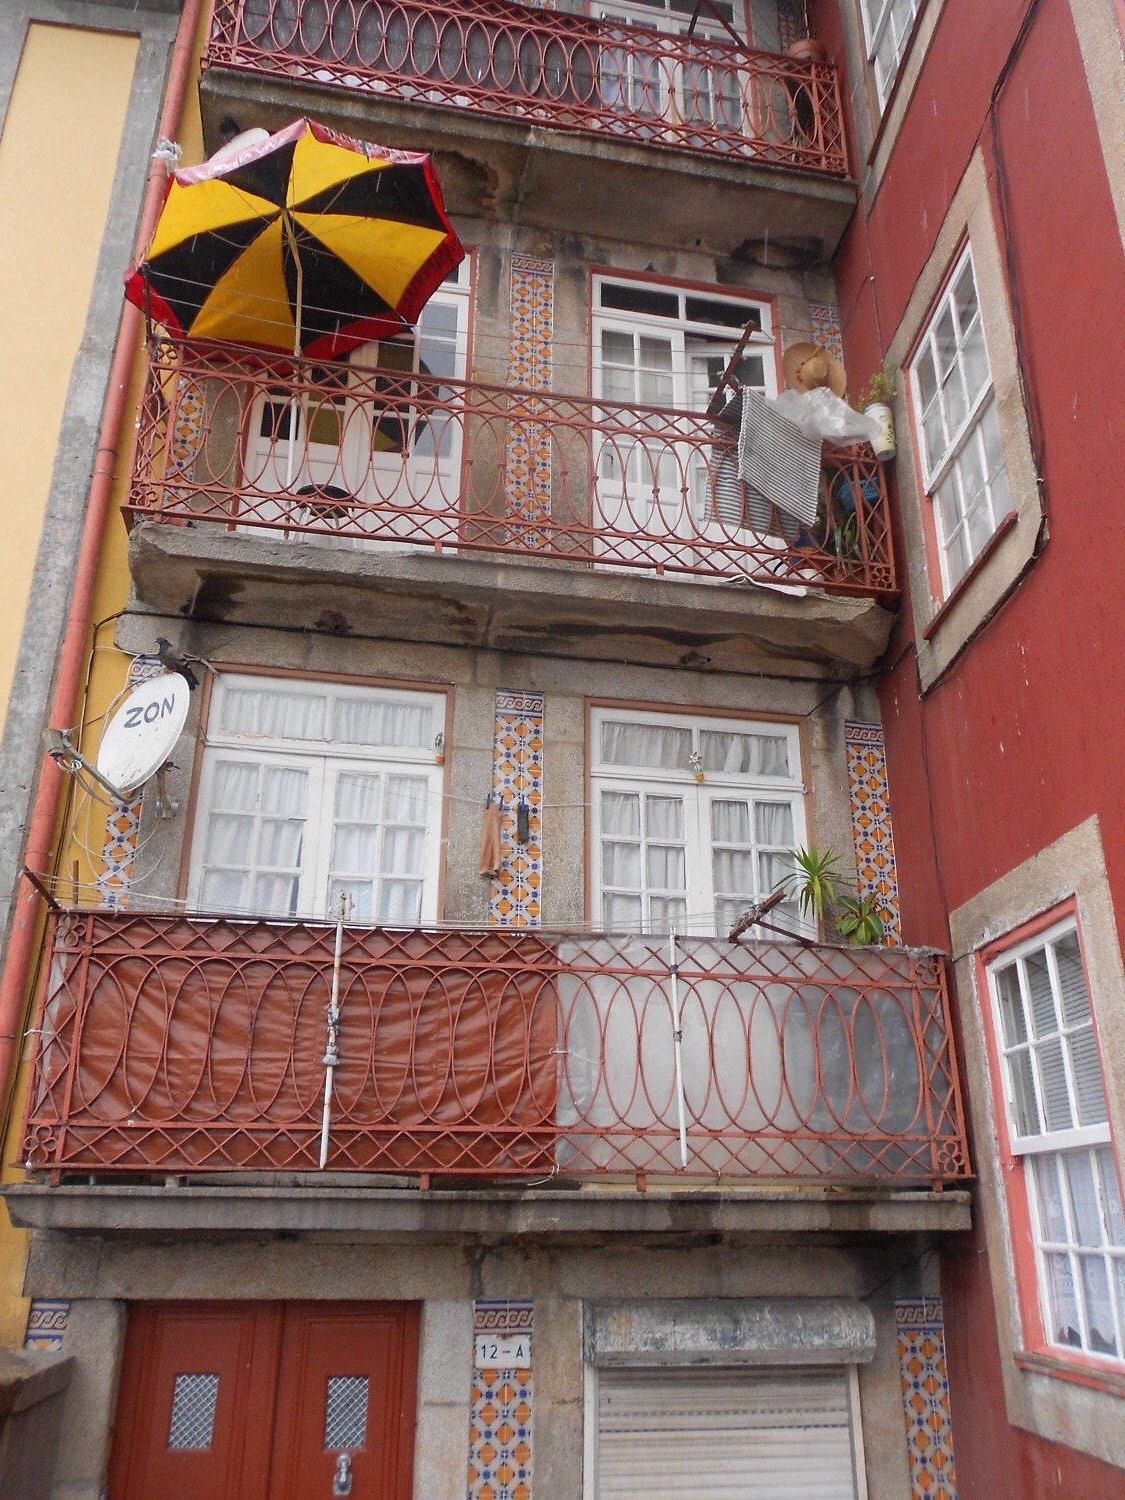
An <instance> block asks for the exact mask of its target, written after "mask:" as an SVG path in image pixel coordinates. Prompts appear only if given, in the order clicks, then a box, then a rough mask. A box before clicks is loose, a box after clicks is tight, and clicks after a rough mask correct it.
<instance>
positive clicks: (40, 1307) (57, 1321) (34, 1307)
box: [23, 1297, 70, 1354]
mask: <svg viewBox="0 0 1125 1500" xmlns="http://www.w3.org/2000/svg"><path fill="white" fill-rule="evenodd" d="M69 1317H70V1303H69V1302H61V1301H53V1300H52V1299H50V1298H46V1297H37V1298H36V1299H35V1300H34V1301H33V1302H32V1304H31V1307H30V1308H29V1309H28V1314H27V1330H26V1332H25V1333H24V1336H23V1347H24V1348H25V1349H39V1350H42V1351H43V1352H44V1353H47V1354H53V1353H55V1352H56V1351H57V1350H59V1349H61V1348H62V1346H63V1340H64V1339H65V1338H66V1323H67V1319H68V1318H69Z"/></svg>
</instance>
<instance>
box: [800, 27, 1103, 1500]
mask: <svg viewBox="0 0 1125 1500" xmlns="http://www.w3.org/2000/svg"><path fill="white" fill-rule="evenodd" d="M900 9H901V10H902V12H903V14H902V15H901V16H899V15H896V14H890V15H888V14H887V12H892V13H897V12H898V11H899V10H900ZM816 19H817V22H818V23H819V24H821V25H822V26H823V28H824V30H823V32H822V34H823V35H824V36H825V37H826V38H827V39H829V45H830V50H832V51H833V52H834V53H835V54H836V55H838V56H841V57H845V58H846V59H847V65H848V73H849V78H850V79H851V84H850V88H849V98H850V103H851V108H852V117H853V127H854V142H855V146H856V151H857V159H858V160H859V161H861V162H862V163H863V164H864V165H863V168H862V172H861V179H860V181H861V210H860V212H859V213H858V214H857V217H856V219H855V220H854V221H853V223H852V225H851V226H850V227H849V231H848V234H847V236H845V239H844V241H843V243H842V245H841V248H840V251H839V253H838V256H837V261H836V265H837V274H838V289H839V295H840V301H841V305H842V306H845V307H847V308H848V309H849V313H848V316H847V317H846V318H845V329H844V342H845V349H846V351H847V353H848V358H849V369H850V370H853V371H856V372H859V371H860V370H861V369H870V368H874V367H877V366H880V365H883V364H887V365H890V366H893V367H895V368H896V369H897V370H899V371H900V372H901V375H900V378H899V381H898V393H897V398H896V399H897V416H898V423H899V430H900V434H901V439H902V440H901V444H900V455H899V461H898V464H897V474H896V479H897V484H898V499H899V506H898V514H899V516H900V519H901V526H902V541H903V546H904V554H905V557H906V559H907V576H906V579H905V580H904V583H905V599H904V605H903V608H902V610H901V612H900V614H899V617H898V621H897V623H896V629H895V634H894V637H893V639H892V644H891V646H890V649H889V652H888V657H887V663H888V665H887V667H886V670H885V672H884V674H883V676H882V679H881V681H880V685H879V699H880V704H881V708H882V722H883V725H884V729H885V732H886V735H887V751H888V763H889V769H890V775H891V781H892V785H893V786H894V787H895V789H896V799H895V838H896V854H897V857H898V864H899V872H900V879H901V883H902V892H903V901H902V917H903V930H904V933H905V935H906V936H907V939H908V940H910V941H914V942H919V941H931V942H935V943H938V944H940V945H941V946H945V947H948V949H949V951H950V952H951V953H952V954H953V956H954V959H955V964H956V997H957V1015H958V1024H959V1029H960V1035H961V1039H962V1044H963V1048H964V1058H965V1069H966V1087H967V1095H968V1104H969V1109H970V1115H971V1122H972V1134H973V1141H974V1166H975V1168H976V1171H977V1173H978V1176H979V1187H978V1190H977V1193H976V1195H975V1198H974V1207H975V1213H974V1227H973V1230H972V1232H971V1234H970V1235H969V1236H966V1237H964V1238H960V1239H957V1240H951V1241H948V1242H947V1243H946V1246H945V1248H944V1250H943V1263H942V1285H943V1292H944V1298H945V1314H946V1332H947V1347H948V1355H949V1368H950V1381H951V1392H952V1402H953V1423H954V1432H955V1435H956V1444H957V1473H958V1479H959V1482H960V1485H961V1488H962V1491H963V1492H966V1493H969V1494H984V1493H995V1492H997V1491H996V1489H995V1486H996V1485H997V1483H998V1482H999V1483H1002V1485H1003V1486H1004V1487H1003V1488H1002V1489H1001V1490H1000V1491H999V1492H1001V1493H1010V1494H1013V1495H1017V1494H1019V1495H1064V1494H1065V1495H1077V1494H1081V1495H1091V1496H1094V1495H1110V1494H1115V1493H1117V1491H1118V1490H1119V1489H1120V1486H1121V1467H1122V1464H1123V1461H1125V1449H1123V1447H1122V1438H1123V1435H1125V1422H1123V1420H1122V1410H1121V1394H1122V1384H1121V1374H1122V1359H1123V1356H1125V1345H1123V1344H1122V1343H1121V1339H1120V1327H1121V1318H1122V1311H1123V1304H1122V1290H1121V1288H1122V1281H1121V1277H1122V1264H1123V1262H1122V1255H1123V1247H1125V1239H1123V1236H1122V1223H1121V1207H1120V1205H1121V1191H1120V1183H1121V1141H1122V1130H1123V1128H1125V1122H1123V1120H1122V1113H1121V1099H1122V1085H1123V1079H1122V1073H1121V1061H1120V1060H1121V1047H1120V1041H1119V1033H1120V1028H1121V1018H1122V1014H1123V1000H1125V990H1123V987H1122V977H1121V976H1122V969H1121V956H1120V954H1121V930H1122V910H1123V902H1122V886H1121V879H1122V875H1121V869H1120V850H1121V834H1122V826H1121V814H1122V804H1121V798H1120V795H1119V790H1118V778H1117V777H1116V775H1115V774H1114V772H1113V770H1112V769H1111V767H1112V763H1113V761H1114V759H1115V757H1116V750H1117V746H1118V744H1119V742H1120V715H1119V714H1118V713H1117V709H1116V704H1117V702H1118V701H1119V698H1120V678H1121V672H1120V666H1119V664H1118V662H1117V659H1116V654H1115V653H1114V652H1113V651H1112V650H1109V651H1102V650H1101V649H1100V648H1099V642H1100V640H1101V639H1102V632H1103V631H1104V630H1105V628H1106V627H1107V626H1108V625H1109V622H1110V621H1111V620H1113V619H1114V618H1116V615H1117V610H1118V605H1117V602H1116V601H1117V597H1118V594H1119V589H1118V587H1117V583H1118V579H1119V576H1120V570H1119V569H1118V568H1117V567H1116V566H1115V565H1114V564H1112V563H1111V564H1110V565H1109V566H1108V567H1107V569H1106V571H1105V573H1104V575H1101V576H1099V577H1098V578H1097V579H1096V580H1094V579H1091V580H1090V583H1089V586H1088V587H1086V586H1083V588H1082V590H1081V601H1080V602H1079V601H1078V600H1077V599H1076V597H1075V594H1074V591H1073V585H1074V582H1075V580H1076V578H1077V569H1078V568H1080V566H1081V563H1080V561H1079V559H1080V558H1082V557H1083V556H1085V557H1088V556H1089V555H1090V554H1089V551H1088V549H1087V547H1086V539H1087V537H1088V536H1089V535H1090V531H1091V528H1096V527H1097V526H1098V524H1099V523H1098V521H1097V517H1098V515H1099V514H1100V513H1102V512H1103V510H1104V508H1105V506H1106V505H1107V504H1108V503H1111V501H1110V497H1111V496H1112V495H1113V493H1114V492H1115V483H1114V480H1115V478H1116V477H1118V476H1120V472H1121V443H1120V424H1119V423H1118V421H1117V418H1116V417H1115V416H1111V415H1109V412H1108V409H1107V410H1106V411H1104V412H1103V411H1102V410H1101V405H1102V403H1101V398H1100V397H1099V395H1098V393H1097V390H1098V385H1099V382H1098V379H1097V376H1096V375H1095V373H1094V371H1093V370H1092V369H1091V368H1090V367H1089V366H1088V364H1087V362H1086V361H1085V359H1084V357H1083V354H1082V350H1083V349H1084V348H1085V347H1087V346H1088V343H1089V341H1090V340H1091V339H1092V338H1095V337H1097V333H1096V330H1099V329H1101V328H1103V327H1107V326H1114V325H1116V326H1120V321H1121V314H1122V306H1123V298H1125V275H1123V271H1125V261H1123V257H1122V237H1121V225H1122V203H1123V192H1125V181H1123V174H1122V167H1121V151H1120V141H1121V132H1122V108H1121V79H1122V34H1121V20H1122V13H1121V9H1120V7H1117V8H1116V13H1115V8H1114V7H1113V6H1098V5H1086V4H1081V3H1075V4H1054V3H1049V0H1046V3H1040V4H1033V5H1030V6H1028V5H1004V4H999V5H993V6H988V7H975V6H965V5H957V4H952V3H947V4H944V5H941V4H932V3H931V4H929V5H917V4H915V5H912V6H906V7H901V8H900V7H897V6H891V7H882V8H880V7H879V6H877V5H866V4H865V5H861V6H857V7H849V6H847V5H843V6H840V7H836V6H829V5H825V6H821V7H819V8H818V13H817V18H816ZM880 28H881V29H880ZM872 58H874V61H872ZM1063 99H1065V100H1066V101H1067V104H1066V108H1065V109H1064V110H1060V109H1059V108H1058V107H1057V106H1058V102H1059V101H1061V100H1063ZM1052 101H1053V102H1052ZM938 121H940V122H941V124H940V126H936V124H935V122H938ZM923 142H924V145H923ZM923 162H924V169H923V170H919V166H920V163H923ZM1079 225H1080V226H1081V228H1080V229H1079V227H1078V226H1079ZM1080 245H1081V246H1082V247H1083V248H1081V249H1080V248H1079V246H1080ZM1110 404H1111V406H1112V405H1113V404H1114V403H1113V402H1112V401H1111V403H1110ZM1082 412H1086V413H1087V414H1088V416H1089V422H1088V423H1087V422H1084V421H1083V420H1082V419H1081V416H1080V415H1079V414H1080V413H1082ZM1078 722H1081V724H1082V726H1083V727H1082V733H1081V744H1080V746H1079V745H1078V743H1077V742H1076V741H1074V740H1073V739H1072V737H1071V732H1072V729H1073V727H1074V725H1075V724H1076V723H1078ZM1068 745H1069V746H1070V747H1072V749H1073V751H1074V755H1073V756H1072V755H1069V754H1068V753H1067V750H1066V748H1065V747H1066V746H1068ZM1052 1016H1053V1017H1054V1019H1051V1017H1052ZM998 1476H1003V1479H1002V1481H1001V1480H998Z"/></svg>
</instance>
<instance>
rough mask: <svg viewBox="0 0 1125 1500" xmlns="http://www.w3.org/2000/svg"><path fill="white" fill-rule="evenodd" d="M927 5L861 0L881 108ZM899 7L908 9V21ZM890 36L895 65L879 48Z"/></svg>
mask: <svg viewBox="0 0 1125 1500" xmlns="http://www.w3.org/2000/svg"><path fill="white" fill-rule="evenodd" d="M924 4H925V0H859V10H860V15H861V16H862V17H863V34H864V37H865V39H866V42H867V58H868V61H869V62H870V64H871V68H872V71H873V73H874V74H875V90H876V93H877V95H878V98H879V108H880V110H883V109H885V108H886V104H887V100H888V99H889V98H890V93H891V89H892V88H893V87H894V81H895V79H896V78H897V77H898V70H899V68H900V67H901V65H902V59H903V58H904V56H905V55H906V44H907V42H908V41H909V40H910V35H911V32H912V31H913V30H914V22H915V21H916V20H917V18H918V12H919V11H920V10H921V9H922V6H923V5H924ZM900 8H901V9H905V11H907V12H908V14H907V15H906V17H905V22H904V21H903V19H902V17H901V16H900V14H899V12H900ZM888 35H889V36H890V38H891V56H892V58H893V66H892V65H891V64H890V63H888V62H887V61H886V59H884V58H883V57H881V56H880V49H881V48H882V46H883V44H884V42H885V41H886V39H887V37H888Z"/></svg>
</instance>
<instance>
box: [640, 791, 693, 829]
mask: <svg viewBox="0 0 1125 1500" xmlns="http://www.w3.org/2000/svg"><path fill="white" fill-rule="evenodd" d="M645 825H646V832H647V834H648V837H649V838H650V839H682V838H683V836H684V804H683V802H682V801H681V800H680V798H679V797H646V798H645Z"/></svg>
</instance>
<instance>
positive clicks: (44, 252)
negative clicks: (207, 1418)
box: [0, 25, 139, 1346]
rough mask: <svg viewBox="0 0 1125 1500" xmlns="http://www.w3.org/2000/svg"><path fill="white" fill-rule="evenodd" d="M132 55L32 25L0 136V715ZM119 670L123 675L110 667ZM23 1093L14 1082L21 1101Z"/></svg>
mask: <svg viewBox="0 0 1125 1500" xmlns="http://www.w3.org/2000/svg"><path fill="white" fill-rule="evenodd" d="M138 48H139V44H138V41H137V38H136V37H131V36H124V35H108V34H105V33H102V32H92V31H85V30H81V29H78V28H73V27H62V26H46V25H34V26H31V27H30V28H29V30H28V33H27V38H26V42H25V45H24V50H23V55H22V57H21V59H20V64H19V69H18V71H17V74H16V81H15V88H14V90H13V93H12V97H11V100H10V103H9V108H8V112H7V115H6V117H5V119H4V122H3V134H2V135H0V222H2V224H3V232H2V233H0V432H2V433H4V435H5V438H6V441H5V445H4V453H5V473H4V479H5V486H4V561H3V567H2V569H0V577H2V580H3V599H4V608H3V610H2V611H0V715H2V714H5V713H6V712H7V706H8V701H9V697H10V695H11V688H12V681H13V674H14V669H15V663H16V655H17V652H18V649H19V641H20V633H21V631H22V629H23V620H24V613H25V609H26V604H27V598H28V592H29V589H30V585H31V578H32V572H33V569H34V566H35V559H36V555H37V553H38V550H39V546H40V541H41V537H42V528H43V515H44V511H45V509H46V505H47V500H48V495H49V491H50V484H51V475H52V471H53V468H54V462H55V450H56V448H57V446H58V440H59V433H60V428H61V423H62V417H63V411H64V408H65V405H66V397H67V391H68V388H69V384H70V378H71V372H72V369H73V366H74V361H75V357H76V356H77V354H78V351H79V346H80V344H81V341H82V334H83V331H84V328H85V324H86V318H87V313H88V308H89V301H90V296H91V293H92V291H93V285H94V275H95V271H96V268H97V260H98V254H99V251H100V248H101V243H102V237H103V233H104V229H105V223H106V218H107V215H108V213H109V207H110V199H111V193H112V188H113V179H114V174H115V172H116V170H117V157H118V152H119V149H120V144H121V138H122V133H123V130H124V127H125V118H126V112H127V110H128V106H129V98H130V93H131V90H132V86H133V73H134V69H135V66H136V61H137V53H138ZM92 459H93V455H91V462H92ZM116 524H117V525H118V526H120V522H117V523H116ZM112 550H113V551H114V552H116V553H117V554H118V557H117V558H116V559H115V561H114V563H113V564H111V571H112V572H113V573H115V574H118V575H120V573H121V572H122V571H123V570H124V534H123V533H122V535H121V538H120V545H119V546H118V547H116V548H114V549H112ZM107 561H108V559H107ZM119 591H120V585H118V589H116V590H114V592H119ZM50 644H51V645H52V646H53V644H54V643H53V642H52V643H50ZM119 660H120V658H119ZM118 675H119V679H121V680H123V677H124V671H123V669H120V670H119V673H118ZM119 685H120V681H119ZM25 1068H26V1063H25ZM25 1086H26V1078H22V1079H21V1081H20V1087H19V1089H18V1091H17V1094H16V1097H17V1100H19V1101H20V1102H21V1103H22V1099H23V1097H24V1089H25ZM21 1114H22V1109H21V1108H19V1107H17V1110H16V1111H15V1116H14V1119H15V1122H17V1129H13V1130H11V1131H10V1133H9V1138H8V1140H7V1142H6V1143H5V1145H6V1149H5V1153H4V1154H5V1164H6V1166H7V1167H8V1170H6V1171H5V1173H4V1176H5V1177H6V1178H8V1179H9V1180H10V1178H11V1175H12V1173H11V1170H10V1166H11V1163H12V1161H13V1159H14V1157H15V1153H16V1147H17V1144H18V1120H19V1117H20V1115H21ZM26 1255H27V1236H26V1234H24V1233H22V1232H16V1231H14V1230H12V1229H11V1227H10V1226H9V1224H8V1221H7V1217H6V1215H4V1214H3V1213H0V1345H4V1344H8V1345H10V1344H15V1345H16V1346H18V1345H20V1344H22V1342H23V1332H24V1325H25V1323H26V1319H27V1302H26V1301H25V1300H24V1298H23V1274H24V1263H25V1260H26Z"/></svg>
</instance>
